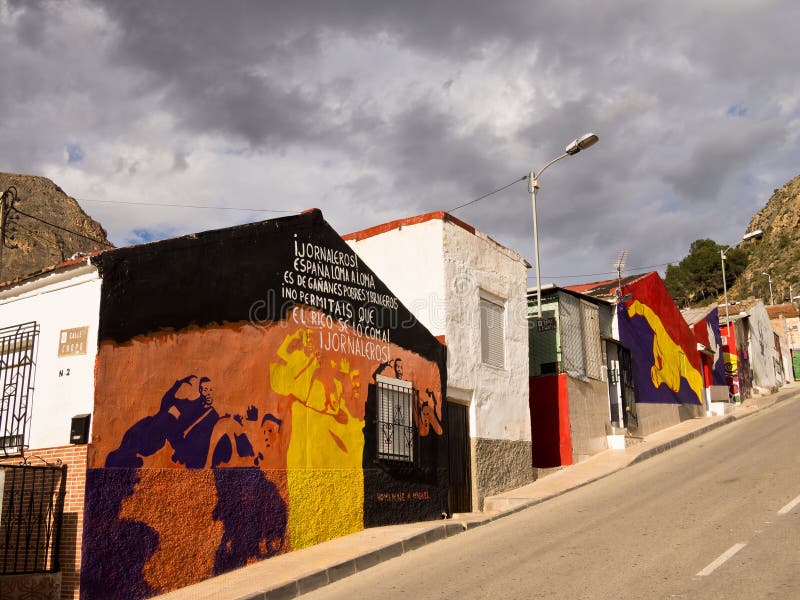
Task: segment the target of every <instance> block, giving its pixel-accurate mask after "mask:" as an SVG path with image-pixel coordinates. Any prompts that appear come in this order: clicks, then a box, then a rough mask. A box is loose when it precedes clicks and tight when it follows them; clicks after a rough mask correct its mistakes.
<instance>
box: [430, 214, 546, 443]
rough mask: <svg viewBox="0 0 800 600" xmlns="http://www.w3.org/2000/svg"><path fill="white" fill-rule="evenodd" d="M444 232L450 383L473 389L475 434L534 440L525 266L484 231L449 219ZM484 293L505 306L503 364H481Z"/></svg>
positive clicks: (463, 388) (457, 388) (461, 388)
mask: <svg viewBox="0 0 800 600" xmlns="http://www.w3.org/2000/svg"><path fill="white" fill-rule="evenodd" d="M444 234H445V235H444V264H445V281H446V282H447V288H446V290H445V294H446V299H447V307H448V310H447V330H446V333H445V339H446V341H447V356H448V361H447V373H448V387H450V386H452V387H453V388H454V389H455V390H472V401H471V404H470V428H471V430H472V431H471V432H470V435H472V436H473V437H479V438H485V439H495V440H514V441H517V440H524V441H530V440H531V421H530V407H529V404H528V395H529V394H528V319H527V274H528V270H527V266H526V265H525V262H524V259H523V258H522V257H521V256H519V255H518V254H516V253H515V252H512V251H511V250H508V249H507V248H504V247H502V246H500V245H498V244H497V243H496V242H494V241H493V240H491V239H489V238H488V237H487V236H486V235H484V234H482V233H480V232H477V234H472V233H470V232H469V231H466V230H465V229H463V228H462V227H459V226H457V225H455V224H453V223H445V224H444ZM482 292H483V293H484V294H486V297H488V298H489V299H490V300H492V299H494V300H495V301H497V300H500V301H502V302H503V303H504V305H505V308H506V311H505V312H506V331H505V333H506V336H505V354H506V360H505V368H503V369H498V368H496V367H492V366H489V365H485V364H482V363H481V337H480V332H481V322H480V310H479V302H480V297H481V293H482ZM449 394H450V392H448V395H449Z"/></svg>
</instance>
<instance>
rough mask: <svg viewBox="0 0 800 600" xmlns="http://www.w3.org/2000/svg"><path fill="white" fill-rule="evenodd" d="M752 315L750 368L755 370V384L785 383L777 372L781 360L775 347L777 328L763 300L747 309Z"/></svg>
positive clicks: (750, 320) (768, 385) (761, 385)
mask: <svg viewBox="0 0 800 600" xmlns="http://www.w3.org/2000/svg"><path fill="white" fill-rule="evenodd" d="M747 314H748V315H749V316H750V319H749V322H750V348H749V351H750V368H751V369H752V370H753V385H754V386H758V387H760V388H765V389H769V388H771V387H773V386H776V385H777V386H780V385H783V381H781V380H779V378H778V377H777V376H776V373H775V363H777V362H778V361H779V359H778V353H777V351H776V349H775V338H774V335H775V330H774V329H773V327H772V322H771V321H770V320H769V315H768V314H767V310H766V308H765V307H764V304H763V303H762V302H758V303H756V304H755V305H754V306H752V307H751V308H749V309H748V310H747Z"/></svg>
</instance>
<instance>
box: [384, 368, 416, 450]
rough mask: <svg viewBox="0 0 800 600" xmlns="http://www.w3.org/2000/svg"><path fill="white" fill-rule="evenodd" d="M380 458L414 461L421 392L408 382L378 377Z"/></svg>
mask: <svg viewBox="0 0 800 600" xmlns="http://www.w3.org/2000/svg"><path fill="white" fill-rule="evenodd" d="M375 387H376V399H377V411H376V412H377V419H376V425H377V440H378V441H377V445H378V448H377V450H378V459H380V460H389V461H398V462H402V463H409V464H414V463H415V460H416V457H417V429H416V427H415V419H414V406H415V403H416V401H417V398H418V395H419V392H418V391H417V390H416V389H414V387H413V386H412V385H411V382H409V381H403V380H402V379H395V378H393V377H385V376H383V375H378V376H377V377H376V386H375Z"/></svg>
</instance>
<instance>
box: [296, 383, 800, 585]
mask: <svg viewBox="0 0 800 600" xmlns="http://www.w3.org/2000/svg"><path fill="white" fill-rule="evenodd" d="M303 598H304V600H322V599H326V600H330V599H335V598H341V599H347V600H351V599H353V598H380V599H383V600H389V599H394V598H403V599H406V600H424V599H429V598H458V599H472V598H569V599H575V598H592V599H595V598H598V599H605V598H608V599H614V600H617V599H622V598H635V599H637V600H638V599H641V598H720V599H723V598H724V599H735V598H747V599H752V598H776V599H778V598H779V599H800V400H798V397H797V396H795V397H793V398H791V399H788V400H785V401H783V402H781V403H779V404H777V405H776V406H774V407H772V408H770V409H767V410H764V411H762V412H760V413H758V414H756V415H754V416H752V417H749V418H746V419H743V420H741V421H737V422H736V423H733V424H731V425H727V426H725V427H721V428H719V429H716V430H714V431H712V432H711V433H708V434H706V435H703V436H701V437H699V438H696V439H695V440H692V441H690V442H688V443H685V444H683V445H681V446H679V447H677V448H674V449H672V450H670V451H668V452H665V453H664V454H661V455H659V456H657V457H654V458H652V459H649V460H646V461H644V462H642V463H640V464H638V465H635V466H633V467H630V468H628V469H625V470H623V471H621V472H618V473H616V474H614V475H612V476H610V477H607V478H605V479H603V480H601V481H598V482H596V483H593V484H591V485H588V486H585V487H583V488H579V489H577V490H573V491H571V492H569V493H567V494H564V495H563V496H561V497H559V498H556V499H553V500H550V501H548V502H545V503H543V504H540V505H537V506H534V507H531V508H529V509H527V510H524V511H521V512H520V513H517V514H515V515H512V516H509V517H506V518H503V519H499V520H497V521H495V522H493V523H490V524H488V525H485V526H483V527H479V528H476V529H474V530H470V531H467V532H465V533H463V534H461V535H457V536H454V537H452V538H448V539H446V540H443V541H441V542H436V543H434V544H430V545H428V546H425V547H423V548H420V549H419V550H415V551H414V552H410V553H408V554H404V555H403V556H401V557H399V558H397V559H394V560H391V561H388V562H385V563H382V564H380V565H378V566H376V567H374V568H372V569H369V570H367V571H364V572H362V573H358V574H356V575H354V576H352V577H348V578H346V579H343V580H340V581H338V582H336V583H334V584H332V585H329V586H327V587H324V588H321V589H319V590H316V591H314V592H311V593H309V594H306V595H304V596H303Z"/></svg>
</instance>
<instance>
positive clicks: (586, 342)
mask: <svg viewBox="0 0 800 600" xmlns="http://www.w3.org/2000/svg"><path fill="white" fill-rule="evenodd" d="M597 313H598V309H597V306H596V305H595V304H592V303H591V302H586V301H585V300H581V328H582V330H583V351H584V356H585V357H586V358H585V361H586V365H585V366H586V376H587V377H591V378H592V379H601V378H602V366H603V357H602V352H603V351H602V348H601V345H600V320H599V318H598V314H597Z"/></svg>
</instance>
